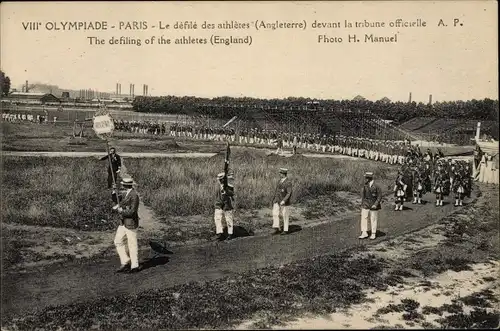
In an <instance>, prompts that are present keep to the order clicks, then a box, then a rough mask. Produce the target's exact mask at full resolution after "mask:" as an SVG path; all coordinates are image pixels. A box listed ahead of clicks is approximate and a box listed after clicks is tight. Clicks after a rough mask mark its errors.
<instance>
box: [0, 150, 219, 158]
mask: <svg viewBox="0 0 500 331" xmlns="http://www.w3.org/2000/svg"><path fill="white" fill-rule="evenodd" d="M103 155H105V153H102V152H19V151H2V156H25V157H31V156H39V157H93V156H103ZM215 155H217V153H198V152H195V153H120V156H122V157H129V158H155V157H170V158H204V157H213V156H215Z"/></svg>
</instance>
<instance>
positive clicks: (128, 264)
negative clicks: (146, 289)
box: [113, 178, 140, 273]
mask: <svg viewBox="0 0 500 331" xmlns="http://www.w3.org/2000/svg"><path fill="white" fill-rule="evenodd" d="M121 185H122V186H123V188H124V189H125V190H126V192H125V193H124V197H123V199H122V201H120V204H119V205H116V206H114V207H113V209H114V210H117V211H118V212H119V213H120V215H121V224H120V225H119V226H118V229H117V231H116V235H115V240H114V243H115V247H116V251H117V252H118V255H119V257H120V263H121V267H120V269H118V270H117V272H126V271H130V272H132V273H133V272H138V271H140V266H139V252H138V245H137V228H138V227H139V214H138V211H139V195H138V194H137V192H136V191H135V190H134V187H133V185H134V181H133V180H132V178H124V179H123V180H122V181H121ZM125 238H126V239H127V244H128V245H127V244H125ZM126 246H128V251H129V253H130V256H129V255H128V254H127V251H126Z"/></svg>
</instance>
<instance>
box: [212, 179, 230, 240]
mask: <svg viewBox="0 0 500 331" xmlns="http://www.w3.org/2000/svg"><path fill="white" fill-rule="evenodd" d="M224 176H225V174H224V173H223V172H221V173H220V174H218V175H217V180H218V182H219V185H218V187H217V192H216V194H215V213H214V220H215V233H216V234H217V240H222V232H223V227H222V218H223V217H224V219H225V220H226V224H227V234H228V237H227V240H231V239H233V213H234V187H233V185H232V184H231V183H229V182H228V184H227V186H225V185H224ZM228 177H229V176H228ZM228 179H229V178H228Z"/></svg>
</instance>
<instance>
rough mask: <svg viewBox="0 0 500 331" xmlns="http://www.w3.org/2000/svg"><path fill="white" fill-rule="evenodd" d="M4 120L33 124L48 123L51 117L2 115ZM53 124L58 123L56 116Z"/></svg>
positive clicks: (17, 114)
mask: <svg viewBox="0 0 500 331" xmlns="http://www.w3.org/2000/svg"><path fill="white" fill-rule="evenodd" d="M2 120H3V121H5V122H13V123H18V122H31V123H39V124H42V123H48V120H49V116H48V114H45V115H33V114H22V113H2ZM52 121H53V123H56V122H57V117H56V116H54V118H53V119H52Z"/></svg>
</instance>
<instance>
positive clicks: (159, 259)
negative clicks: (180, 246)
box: [141, 255, 170, 270]
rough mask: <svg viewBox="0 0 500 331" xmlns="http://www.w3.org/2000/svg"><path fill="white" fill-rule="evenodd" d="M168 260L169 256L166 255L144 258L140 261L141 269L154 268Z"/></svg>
mask: <svg viewBox="0 0 500 331" xmlns="http://www.w3.org/2000/svg"><path fill="white" fill-rule="evenodd" d="M169 261H170V258H169V257H168V256H164V255H163V256H153V257H151V258H148V259H146V260H144V261H143V262H142V263H141V266H142V270H146V269H149V268H154V267H157V266H160V265H165V264H167V263H168V262H169Z"/></svg>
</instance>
